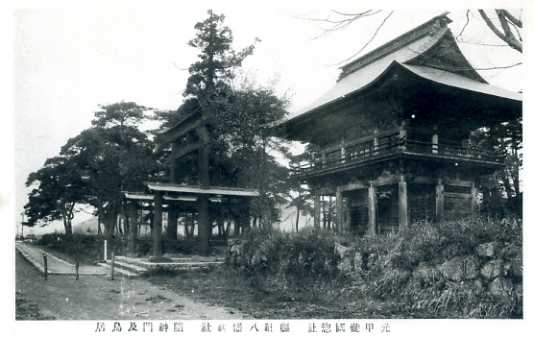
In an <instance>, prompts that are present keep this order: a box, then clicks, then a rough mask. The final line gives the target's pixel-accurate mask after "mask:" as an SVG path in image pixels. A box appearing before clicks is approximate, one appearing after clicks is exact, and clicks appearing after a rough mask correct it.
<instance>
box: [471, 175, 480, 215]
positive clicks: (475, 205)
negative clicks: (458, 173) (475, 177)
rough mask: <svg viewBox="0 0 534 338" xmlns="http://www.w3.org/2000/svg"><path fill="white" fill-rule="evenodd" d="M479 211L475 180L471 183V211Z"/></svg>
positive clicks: (473, 212) (475, 213)
mask: <svg viewBox="0 0 534 338" xmlns="http://www.w3.org/2000/svg"><path fill="white" fill-rule="evenodd" d="M478 212H479V208H478V189H477V186H476V183H475V182H472V183H471V213H472V214H473V215H477V214H478Z"/></svg>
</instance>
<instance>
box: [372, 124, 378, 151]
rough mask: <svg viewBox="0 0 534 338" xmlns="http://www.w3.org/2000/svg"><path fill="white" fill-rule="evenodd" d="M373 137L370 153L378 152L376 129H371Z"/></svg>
mask: <svg viewBox="0 0 534 338" xmlns="http://www.w3.org/2000/svg"><path fill="white" fill-rule="evenodd" d="M373 134H374V138H373V152H372V154H371V156H372V155H376V154H377V152H378V129H375V130H373Z"/></svg>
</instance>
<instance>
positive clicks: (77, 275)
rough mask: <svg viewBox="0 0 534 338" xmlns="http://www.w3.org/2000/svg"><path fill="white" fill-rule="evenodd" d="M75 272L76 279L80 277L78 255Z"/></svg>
mask: <svg viewBox="0 0 534 338" xmlns="http://www.w3.org/2000/svg"><path fill="white" fill-rule="evenodd" d="M74 272H75V275H76V280H78V279H80V274H79V272H80V260H79V259H78V257H76V258H75V261H74Z"/></svg>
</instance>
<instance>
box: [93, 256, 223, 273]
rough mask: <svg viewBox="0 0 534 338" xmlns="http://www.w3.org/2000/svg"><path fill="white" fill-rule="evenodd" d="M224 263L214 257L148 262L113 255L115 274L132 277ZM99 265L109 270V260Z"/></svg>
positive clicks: (205, 268)
mask: <svg viewBox="0 0 534 338" xmlns="http://www.w3.org/2000/svg"><path fill="white" fill-rule="evenodd" d="M221 264H224V261H223V260H222V259H220V258H215V259H213V260H210V261H206V260H199V259H195V258H193V257H191V258H189V257H181V258H173V259H172V261H171V262H157V263H156V262H150V261H149V260H148V259H147V258H134V257H126V256H115V274H117V275H121V276H125V277H129V278H134V277H139V276H141V275H143V274H144V273H147V272H150V271H156V270H171V271H191V270H207V269H209V268H211V267H215V266H218V265H221ZM99 265H100V266H102V267H105V268H107V269H108V270H109V271H111V260H107V261H106V262H101V263H99Z"/></svg>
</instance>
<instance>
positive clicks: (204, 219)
mask: <svg viewBox="0 0 534 338" xmlns="http://www.w3.org/2000/svg"><path fill="white" fill-rule="evenodd" d="M198 168H199V183H200V186H201V187H202V188H207V187H208V186H209V184H210V176H209V146H208V145H207V144H206V145H204V146H202V148H200V150H199V152H198ZM209 203H210V200H209V196H208V195H207V194H200V195H199V196H198V213H199V214H198V237H199V240H200V254H201V255H203V256H207V255H208V254H209V251H210V244H209V238H210V234H211V222H210V214H209V212H210V210H209Z"/></svg>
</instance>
